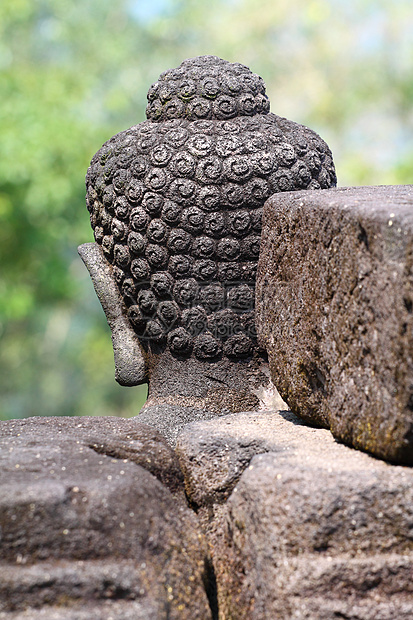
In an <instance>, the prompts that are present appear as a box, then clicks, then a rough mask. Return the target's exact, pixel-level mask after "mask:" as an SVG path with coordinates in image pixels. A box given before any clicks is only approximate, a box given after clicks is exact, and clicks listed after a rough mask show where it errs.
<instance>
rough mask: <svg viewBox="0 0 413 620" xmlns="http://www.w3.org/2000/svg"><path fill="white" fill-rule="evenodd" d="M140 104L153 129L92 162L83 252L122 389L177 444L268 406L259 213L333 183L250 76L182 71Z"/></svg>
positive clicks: (199, 63)
mask: <svg viewBox="0 0 413 620" xmlns="http://www.w3.org/2000/svg"><path fill="white" fill-rule="evenodd" d="M147 98H148V106H147V109H146V116H147V120H146V121H144V122H142V123H140V124H138V125H136V126H134V127H131V128H130V129H127V130H126V131H123V132H121V133H119V134H117V135H116V136H114V137H113V138H111V139H110V140H109V141H108V142H106V143H105V144H104V145H103V147H102V148H101V149H100V150H99V151H98V152H97V153H96V155H95V156H94V157H93V159H92V161H91V164H90V167H89V169H88V172H87V176H86V186H87V207H88V210H89V213H90V221H91V225H92V228H93V232H94V237H95V243H94V244H85V245H83V246H81V247H80V248H79V252H80V254H81V257H82V259H83V260H84V262H85V264H86V266H87V267H88V269H89V272H90V274H91V276H92V280H93V283H94V286H95V289H96V292H97V294H98V296H99V299H100V301H101V303H102V306H103V308H104V310H105V313H106V316H107V318H108V322H109V325H110V327H111V330H112V340H113V345H114V351H115V366H116V378H117V380H118V381H119V383H121V384H123V385H137V384H139V383H148V384H149V396H148V401H147V403H146V405H145V406H144V409H143V410H142V413H141V414H140V419H141V420H144V421H146V422H149V423H152V424H154V425H155V426H158V428H160V429H161V430H162V431H163V432H165V433H166V434H167V435H169V438H171V437H172V435H173V434H174V432H175V431H173V430H172V431H168V429H170V428H175V427H178V426H179V425H180V424H181V423H183V422H186V421H188V420H192V419H197V418H199V417H203V418H205V417H211V416H214V415H219V414H221V413H224V412H236V411H245V410H252V409H257V408H260V407H261V406H264V405H265V406H268V404H269V403H268V398H269V396H270V395H271V390H272V388H271V386H270V385H269V373H268V367H267V361H266V354H265V352H264V351H262V350H261V349H260V348H259V346H258V344H257V339H256V333H255V326H254V299H255V278H256V269H257V261H258V255H259V249H260V234H261V220H262V208H263V205H264V202H265V201H266V200H267V198H269V197H270V196H271V195H272V194H274V193H275V192H287V191H294V190H301V189H320V188H329V187H332V186H334V185H335V184H336V176H335V169H334V164H333V160H332V155H331V152H330V149H329V148H328V146H327V145H326V143H325V142H324V141H323V140H321V138H320V137H319V136H318V135H317V134H316V133H314V132H313V131H311V130H310V129H308V128H307V127H304V126H302V125H298V124H296V123H293V122H291V121H288V120H287V119H285V118H281V117H279V116H276V115H275V114H271V113H270V102H269V100H268V97H267V95H266V93H265V84H264V82H263V80H262V78H260V77H259V76H258V75H256V74H254V73H252V72H251V71H250V70H249V69H248V68H247V67H245V66H244V65H241V64H238V63H230V62H227V61H225V60H222V59H220V58H217V57H215V56H201V57H198V58H192V59H189V60H185V61H184V62H183V63H182V64H181V65H180V66H179V67H178V68H177V69H171V70H168V71H165V72H164V73H162V75H161V76H160V77H159V79H158V81H157V82H156V83H155V84H153V85H152V86H151V88H150V89H149V92H148V95H147ZM179 411H180V412H181V413H179ZM175 416H178V418H179V419H178V420H177V421H175V422H174V421H173V420H172V418H174V417H175ZM171 433H172V435H171Z"/></svg>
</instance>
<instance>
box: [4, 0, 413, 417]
mask: <svg viewBox="0 0 413 620" xmlns="http://www.w3.org/2000/svg"><path fill="white" fill-rule="evenodd" d="M412 28H413V13H412V11H411V3H410V0H396V1H395V2H393V3H392V4H391V5H390V4H389V3H388V2H386V1H385V0H349V1H348V2H347V3H342V2H340V1H339V0H288V1H287V0H278V1H277V2H274V1H273V0H211V1H210V2H208V3H200V2H196V1H195V0H187V1H186V2H182V1H181V0H134V1H132V0H118V2H117V3H113V2H109V0H84V1H83V2H82V3H78V2H75V3H73V2H69V0H3V2H2V3H1V4H0V87H1V93H2V97H1V101H0V135H1V147H2V150H1V152H2V157H1V158H0V254H1V265H2V269H1V276H0V394H1V396H2V400H1V403H0V418H3V419H6V418H8V417H19V416H28V415H104V414H107V415H113V414H114V415H133V414H135V413H137V411H138V409H139V406H140V405H141V404H142V402H143V400H144V398H145V389H144V388H133V389H125V388H121V387H119V386H117V385H116V383H115V381H114V379H112V378H113V375H114V371H113V360H112V353H111V349H110V336H109V331H108V329H107V327H106V324H105V319H104V316H103V313H102V311H101V310H100V307H99V304H98V302H97V300H96V298H95V295H94V293H93V289H92V287H91V284H90V282H89V279H88V276H87V273H86V270H84V268H83V266H82V265H81V263H80V260H79V259H78V257H77V253H76V246H77V245H78V244H79V243H82V242H84V241H88V240H91V239H92V236H91V231H90V227H89V222H88V217H87V212H86V209H85V206H84V175H85V172H86V169H87V166H88V163H89V161H90V159H91V157H92V155H93V154H94V152H95V151H96V150H97V149H98V148H99V147H100V145H101V144H102V143H103V142H104V141H105V140H106V139H108V138H109V137H110V136H112V135H113V134H114V133H116V132H118V131H121V130H122V129H125V128H126V127H129V126H130V125H133V124H136V123H138V122H140V121H141V120H143V119H144V109H145V103H146V102H145V94H146V91H147V89H148V86H149V85H150V84H151V83H152V82H153V81H154V80H156V78H157V76H158V75H159V73H160V72H161V71H163V70H165V69H166V68H168V67H173V66H177V65H178V64H179V63H180V62H181V61H182V60H183V59H184V58H187V57H190V56H195V55H199V54H211V53H212V54H216V55H218V56H221V57H223V58H226V59H227V60H231V61H238V62H242V63H244V64H246V65H248V66H250V67H251V68H252V69H253V70H254V71H256V72H257V73H259V74H260V75H262V76H263V78H264V79H265V81H266V82H267V90H268V93H269V96H270V99H271V102H272V111H273V112H275V113H277V114H280V115H282V116H288V117H289V118H290V119H292V120H295V121H297V122H301V123H304V124H307V125H309V126H311V127H312V128H314V129H315V130H316V131H318V132H319V133H320V134H321V135H322V137H323V138H325V139H326V140H327V142H328V143H329V144H330V146H331V147H332V150H333V153H334V156H335V162H336V166H337V171H338V177H339V182H340V184H342V185H348V184H352V185H359V184H385V183H411V182H412V168H413V149H412V143H413V105H412V104H413V80H412V75H413V48H412V42H411V31H412Z"/></svg>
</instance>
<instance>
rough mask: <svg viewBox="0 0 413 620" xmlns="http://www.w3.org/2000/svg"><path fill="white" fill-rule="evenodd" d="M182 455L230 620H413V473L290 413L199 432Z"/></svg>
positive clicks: (245, 417)
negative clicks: (234, 619) (389, 463)
mask: <svg viewBox="0 0 413 620" xmlns="http://www.w3.org/2000/svg"><path fill="white" fill-rule="evenodd" d="M177 450H178V454H179V458H180V461H181V465H182V468H183V470H184V472H185V478H186V487H187V493H188V497H189V499H190V501H192V502H193V504H194V506H195V507H196V509H197V512H198V515H199V517H200V519H201V522H202V523H203V527H204V529H205V531H206V533H207V538H208V542H209V545H210V548H211V553H212V557H213V562H214V567H215V572H216V577H217V584H218V601H219V609H220V617H222V618H237V620H243V619H245V620H277V619H280V620H285V619H286V618H297V619H304V618H305V619H308V620H313V619H315V618H317V619H319V618H320V619H323V620H333V619H334V618H346V619H348V620H373V619H377V618H380V619H381V620H393V619H394V618H402V619H403V620H408V618H411V617H412V615H413V586H412V583H413V582H412V579H411V576H412V574H413V470H412V469H411V468H409V467H403V466H399V465H388V464H387V463H385V462H383V461H380V460H377V459H374V458H373V457H371V456H369V455H368V454H364V453H362V452H357V451H355V450H353V449H351V448H348V447H347V446H344V445H342V444H339V443H337V442H336V441H335V440H334V438H333V436H332V435H331V434H330V433H329V431H328V430H325V429H320V428H313V427H310V426H307V425H306V424H305V423H304V422H303V421H302V420H300V418H298V417H297V416H295V415H294V414H293V413H292V412H288V411H286V412H261V413H256V412H250V413H241V414H237V415H231V416H227V417H226V418H220V419H215V420H209V421H204V422H198V423H192V424H190V425H188V426H187V427H186V428H185V430H184V431H183V432H182V433H181V435H180V437H179V439H178V445H177ZM254 455H255V456H254Z"/></svg>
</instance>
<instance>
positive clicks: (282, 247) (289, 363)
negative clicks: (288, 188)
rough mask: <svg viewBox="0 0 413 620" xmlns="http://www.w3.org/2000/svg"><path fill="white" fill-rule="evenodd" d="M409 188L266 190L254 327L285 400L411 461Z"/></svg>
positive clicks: (412, 198) (412, 191) (350, 439)
mask: <svg viewBox="0 0 413 620" xmlns="http://www.w3.org/2000/svg"><path fill="white" fill-rule="evenodd" d="M412 269H413V188H412V186H388V187H386V186H383V187H357V188H343V189H331V190H327V191H312V192H297V193H292V192H290V193H288V194H282V195H281V194H280V195H277V196H273V197H272V198H271V199H270V200H269V201H268V202H267V203H266V206H265V212H264V221H263V234H262V246H261V255H260V264H259V275H258V283H257V329H258V331H259V335H260V339H261V344H262V345H263V346H265V347H266V349H267V351H268V354H269V359H270V369H271V375H272V379H273V382H274V384H275V385H276V387H277V389H278V390H279V392H280V394H281V396H282V398H283V399H284V400H285V401H286V402H287V403H288V405H289V406H290V408H291V409H292V411H294V412H295V413H297V414H298V415H300V416H301V417H302V418H303V419H304V420H307V421H309V422H312V423H315V424H317V425H321V426H326V427H330V428H331V430H332V432H333V434H334V436H335V437H337V438H338V439H340V440H341V441H343V442H345V443H347V444H349V445H351V446H354V447H356V448H359V449H362V450H367V451H368V452H371V453H372V454H374V455H376V456H378V457H380V458H384V459H388V460H389V461H393V462H399V463H405V464H412V463H413V334H412V325H413V314H412V307H413V273H412Z"/></svg>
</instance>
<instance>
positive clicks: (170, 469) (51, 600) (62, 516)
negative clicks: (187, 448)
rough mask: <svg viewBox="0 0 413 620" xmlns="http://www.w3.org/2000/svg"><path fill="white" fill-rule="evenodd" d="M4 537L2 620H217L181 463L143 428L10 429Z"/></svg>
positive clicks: (48, 423)
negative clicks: (184, 486)
mask: <svg viewBox="0 0 413 620" xmlns="http://www.w3.org/2000/svg"><path fill="white" fill-rule="evenodd" d="M0 528H1V529H0V532H1V537H0V558H1V559H0V618H10V619H11V618H31V619H32V618H48V619H50V620H51V619H52V618H56V620H58V619H60V618H70V619H72V620H81V619H83V618H96V619H101V620H108V619H109V618H125V620H126V619H127V618H131V619H132V618H133V619H137V620H138V619H140V618H142V619H144V618H145V620H146V619H147V620H159V619H165V620H166V618H168V619H169V618H170V619H172V618H174V619H175V620H181V619H182V618H188V619H189V618H190V619H191V620H192V619H193V618H197V619H199V620H207V619H208V618H211V611H210V608H209V604H208V600H207V596H206V592H205V583H207V581H208V578H207V573H208V562H209V560H208V556H207V551H206V545H205V543H204V540H203V537H202V535H201V532H200V530H199V527H198V523H197V520H196V517H195V515H194V514H193V512H192V511H191V510H189V509H188V507H187V505H186V501H185V498H184V494H183V477H182V473H181V471H180V468H179V463H178V461H177V459H176V456H175V455H174V453H173V451H172V449H171V448H170V447H169V446H168V445H167V444H166V442H165V440H164V439H163V438H162V437H161V435H160V434H159V433H157V432H156V431H155V430H154V429H151V428H150V427H147V426H145V425H143V424H138V423H137V422H136V421H131V420H125V419H121V418H80V419H79V418H29V419H27V420H13V421H10V422H3V423H2V424H1V426H0ZM204 582H205V583H204Z"/></svg>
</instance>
